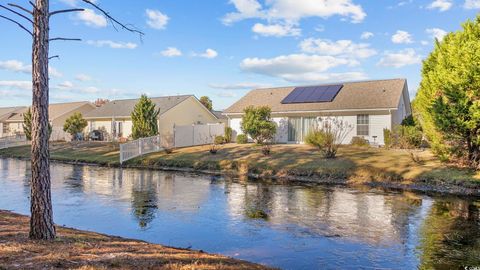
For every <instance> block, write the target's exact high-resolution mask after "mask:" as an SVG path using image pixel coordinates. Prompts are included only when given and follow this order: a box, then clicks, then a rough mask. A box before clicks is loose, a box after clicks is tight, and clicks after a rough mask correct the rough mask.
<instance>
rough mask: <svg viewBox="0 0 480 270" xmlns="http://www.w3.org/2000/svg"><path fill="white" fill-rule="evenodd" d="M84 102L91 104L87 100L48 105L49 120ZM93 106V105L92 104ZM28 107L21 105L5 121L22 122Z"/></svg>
mask: <svg viewBox="0 0 480 270" xmlns="http://www.w3.org/2000/svg"><path fill="white" fill-rule="evenodd" d="M85 104H91V103H90V102H88V101H78V102H67V103H53V104H49V106H48V117H49V118H50V121H53V120H55V119H56V118H57V117H60V116H62V115H64V114H66V113H68V112H71V111H73V110H75V109H77V108H79V107H82V106H83V105H85ZM92 106H93V105H92ZM27 110H28V107H21V108H19V109H18V110H16V111H15V112H14V114H13V115H12V116H11V117H9V118H8V119H7V121H13V122H22V121H23V114H24V113H26V112H27Z"/></svg>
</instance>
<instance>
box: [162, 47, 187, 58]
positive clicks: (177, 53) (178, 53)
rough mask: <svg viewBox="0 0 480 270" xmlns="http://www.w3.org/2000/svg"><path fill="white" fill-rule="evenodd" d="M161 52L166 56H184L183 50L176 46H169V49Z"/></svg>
mask: <svg viewBox="0 0 480 270" xmlns="http://www.w3.org/2000/svg"><path fill="white" fill-rule="evenodd" d="M160 54H161V55H163V56H165V57H176V56H182V51H180V50H179V49H177V48H175V47H168V48H167V49H165V50H163V51H161V52H160Z"/></svg>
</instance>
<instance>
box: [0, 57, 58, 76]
mask: <svg viewBox="0 0 480 270" xmlns="http://www.w3.org/2000/svg"><path fill="white" fill-rule="evenodd" d="M0 69H3V70H7V71H11V72H19V73H25V74H31V73H32V65H27V64H25V63H23V62H21V61H18V60H7V61H0ZM48 73H49V75H50V76H52V77H62V73H60V72H59V71H58V70H57V69H55V68H54V67H52V66H49V67H48Z"/></svg>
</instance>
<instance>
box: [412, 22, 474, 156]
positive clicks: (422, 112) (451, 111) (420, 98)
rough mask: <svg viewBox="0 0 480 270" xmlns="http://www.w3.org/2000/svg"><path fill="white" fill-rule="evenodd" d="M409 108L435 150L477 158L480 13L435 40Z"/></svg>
mask: <svg viewBox="0 0 480 270" xmlns="http://www.w3.org/2000/svg"><path fill="white" fill-rule="evenodd" d="M414 109H415V110H416V112H417V114H418V119H419V121H420V124H421V125H422V128H423V130H424V132H425V134H426V136H427V138H428V139H429V141H430V143H431V144H432V146H433V148H434V150H435V151H436V152H437V153H439V154H442V155H443V156H444V157H448V156H451V155H452V154H456V155H457V156H461V157H464V158H468V160H469V161H470V162H472V163H476V164H477V163H478V162H479V161H480V16H478V17H477V18H476V20H475V21H470V20H468V21H467V22H465V23H464V24H463V26H462V29H461V30H460V31H458V32H454V33H450V34H448V35H447V36H446V37H445V38H444V39H443V41H437V42H436V44H435V49H434V50H433V52H432V53H431V54H430V56H429V57H428V58H427V59H426V60H425V61H424V63H423V69H422V82H421V84H420V88H419V91H418V93H417V96H416V98H415V101H414Z"/></svg>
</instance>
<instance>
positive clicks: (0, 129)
mask: <svg viewBox="0 0 480 270" xmlns="http://www.w3.org/2000/svg"><path fill="white" fill-rule="evenodd" d="M24 108H25V107H5V108H0V138H1V137H6V136H10V135H11V134H10V132H9V126H8V124H7V123H6V122H5V121H6V120H7V119H8V118H10V117H12V116H13V115H14V114H15V113H16V112H17V111H19V110H23V109H24Z"/></svg>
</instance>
